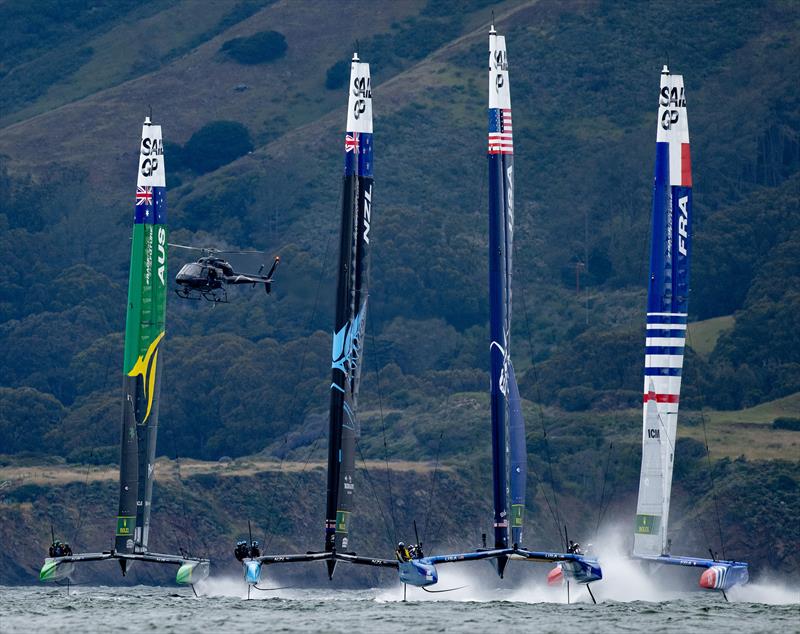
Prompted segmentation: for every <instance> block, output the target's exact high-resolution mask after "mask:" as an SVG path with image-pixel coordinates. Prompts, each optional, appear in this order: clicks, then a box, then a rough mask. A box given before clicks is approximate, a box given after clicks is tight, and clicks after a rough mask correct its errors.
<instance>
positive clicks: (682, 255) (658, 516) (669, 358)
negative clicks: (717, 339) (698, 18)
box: [633, 66, 748, 592]
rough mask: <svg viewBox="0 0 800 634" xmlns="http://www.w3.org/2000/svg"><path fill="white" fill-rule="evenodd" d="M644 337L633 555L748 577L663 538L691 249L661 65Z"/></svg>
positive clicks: (673, 106) (679, 147) (685, 152)
mask: <svg viewBox="0 0 800 634" xmlns="http://www.w3.org/2000/svg"><path fill="white" fill-rule="evenodd" d="M658 99H659V101H658V104H659V107H658V126H657V134H656V161H655V176H654V183H653V206H652V225H651V242H650V278H649V284H648V293H647V334H646V340H645V362H644V390H643V408H642V414H643V417H642V418H643V421H642V425H643V426H642V466H641V473H640V478H639V499H638V503H637V506H636V523H635V528H634V547H633V557H634V558H635V559H640V560H644V561H648V562H654V563H658V564H670V565H678V566H692V567H697V568H701V569H704V572H703V573H702V575H701V576H700V582H699V583H700V586H701V587H702V588H707V589H711V590H721V591H723V592H724V591H726V590H728V589H729V588H731V587H733V586H735V585H738V584H744V583H747V580H748V569H747V564H746V563H744V562H740V561H727V560H718V559H717V558H716V556H715V555H714V556H713V557H712V558H711V559H703V558H695V557H674V556H672V555H671V553H670V546H671V542H670V540H669V539H668V536H667V535H668V533H667V527H668V520H669V507H670V494H671V490H672V470H673V465H674V460H675V458H676V457H675V453H674V452H675V441H676V435H677V427H678V405H679V402H680V394H681V374H682V372H683V358H684V349H685V345H686V328H687V320H688V306H689V265H690V261H691V256H692V168H691V158H690V156H691V155H690V151H689V124H688V121H687V117H686V95H685V92H684V85H683V76H681V75H673V74H671V73H670V71H669V69H668V68H667V67H666V66H664V69H663V70H662V72H661V87H660V91H659V98H658Z"/></svg>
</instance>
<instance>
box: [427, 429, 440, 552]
mask: <svg viewBox="0 0 800 634" xmlns="http://www.w3.org/2000/svg"><path fill="white" fill-rule="evenodd" d="M443 436H444V431H441V432H439V442H438V444H437V446H436V461H435V462H434V465H433V476H431V488H430V491H429V492H428V508H427V509H426V510H425V524H424V525H423V527H422V537H423V538H425V539H427V537H428V520H429V518H430V516H431V509H432V508H433V492H434V491H435V490H436V476H437V475H438V473H439V452H440V451H441V449H442V437H443ZM425 539H423V540H422V541H423V543H424V542H425Z"/></svg>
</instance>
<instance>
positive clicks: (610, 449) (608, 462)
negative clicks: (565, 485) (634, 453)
mask: <svg viewBox="0 0 800 634" xmlns="http://www.w3.org/2000/svg"><path fill="white" fill-rule="evenodd" d="M613 453H614V443H610V444H609V447H608V458H607V459H606V468H605V472H604V473H603V487H602V490H601V491H600V507H599V508H598V510H597V524H595V527H594V538H595V540H597V533H598V531H599V530H600V519H601V515H600V514H601V513H602V512H603V503H604V502H605V499H606V482H607V481H608V469H609V467H610V466H611V456H612V455H613Z"/></svg>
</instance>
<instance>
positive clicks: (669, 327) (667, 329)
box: [647, 324, 686, 337]
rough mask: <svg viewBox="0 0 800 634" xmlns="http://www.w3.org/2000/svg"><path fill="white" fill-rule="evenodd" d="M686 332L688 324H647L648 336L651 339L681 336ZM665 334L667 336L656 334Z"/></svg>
mask: <svg viewBox="0 0 800 634" xmlns="http://www.w3.org/2000/svg"><path fill="white" fill-rule="evenodd" d="M681 331H684V332H685V331H686V324H647V335H648V336H650V337H674V336H675V335H678V336H681V335H682V334H683V332H681ZM656 333H665V334H663V335H662V334H656Z"/></svg>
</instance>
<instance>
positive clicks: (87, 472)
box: [72, 447, 96, 546]
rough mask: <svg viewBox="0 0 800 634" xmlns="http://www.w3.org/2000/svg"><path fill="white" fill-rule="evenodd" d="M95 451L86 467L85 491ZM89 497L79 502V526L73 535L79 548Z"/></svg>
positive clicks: (91, 453)
mask: <svg viewBox="0 0 800 634" xmlns="http://www.w3.org/2000/svg"><path fill="white" fill-rule="evenodd" d="M95 449H96V447H92V450H91V451H90V452H89V464H87V465H86V474H85V475H84V477H83V488H84V491H85V489H87V488H88V487H89V471H90V470H91V468H92V464H91V460H92V458H93V457H94V452H95ZM87 497H88V496H85V495H84V496H83V497H81V498H80V501H79V502H78V526H77V527H76V528H75V534H74V535H73V538H72V543H73V544H75V545H76V546H77V542H78V537H79V536H80V534H81V529H82V528H83V520H84V517H85V516H86V514H85V513H84V512H83V511H84V507H85V505H86V498H87Z"/></svg>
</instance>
